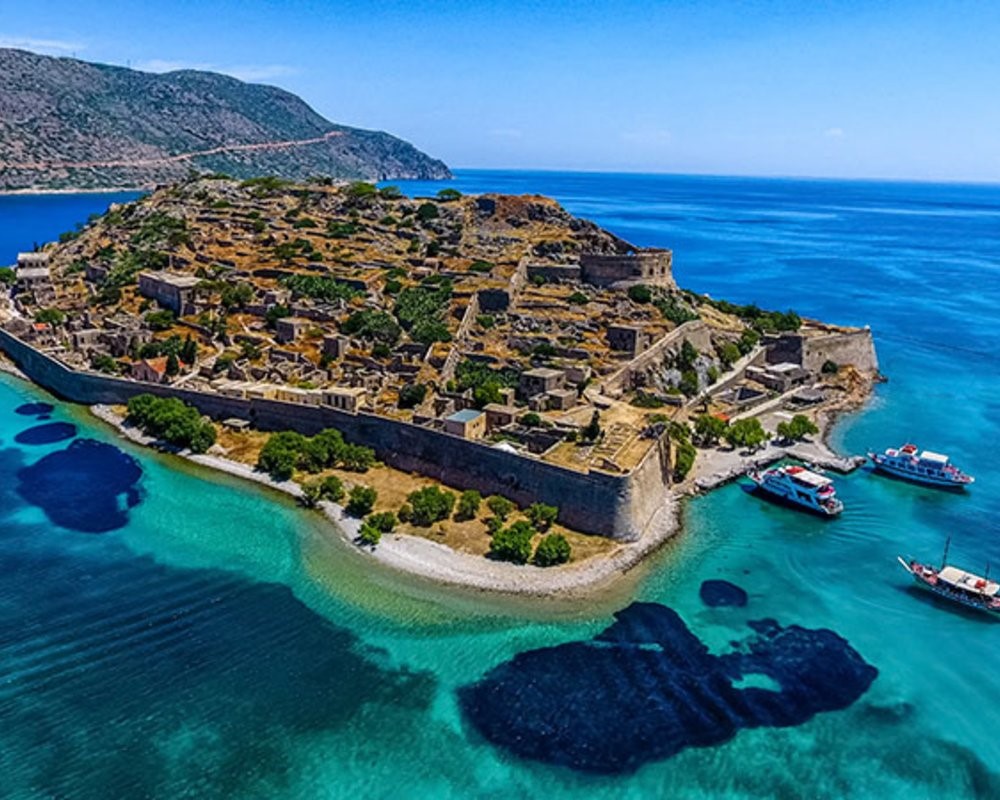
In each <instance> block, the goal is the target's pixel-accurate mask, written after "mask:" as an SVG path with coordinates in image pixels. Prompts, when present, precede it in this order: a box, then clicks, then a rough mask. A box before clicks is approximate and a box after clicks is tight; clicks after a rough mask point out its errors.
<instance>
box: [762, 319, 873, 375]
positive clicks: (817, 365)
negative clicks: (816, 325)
mask: <svg viewBox="0 0 1000 800" xmlns="http://www.w3.org/2000/svg"><path fill="white" fill-rule="evenodd" d="M767 343H768V344H769V345H770V347H769V350H768V358H767V360H768V362H770V363H772V364H776V363H781V362H790V363H793V364H800V365H801V366H803V367H804V368H805V369H807V370H809V371H810V372H814V373H815V372H819V371H820V370H821V369H822V367H823V364H824V363H825V362H827V361H833V362H834V363H835V364H839V365H846V364H850V365H851V366H853V367H855V368H856V369H858V370H860V371H861V372H867V373H874V372H878V356H877V355H876V353H875V342H874V340H873V339H872V333H871V330H870V329H869V328H856V329H854V330H845V329H831V330H829V331H828V332H825V333H820V334H818V335H810V336H806V335H803V334H800V333H789V334H783V335H780V336H776V337H774V338H773V339H771V338H770V337H769V338H768V341H767Z"/></svg>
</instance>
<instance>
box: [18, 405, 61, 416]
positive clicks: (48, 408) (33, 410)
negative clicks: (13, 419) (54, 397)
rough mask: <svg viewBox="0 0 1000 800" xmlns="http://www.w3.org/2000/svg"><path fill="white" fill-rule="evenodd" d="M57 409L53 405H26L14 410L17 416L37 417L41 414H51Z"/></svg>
mask: <svg viewBox="0 0 1000 800" xmlns="http://www.w3.org/2000/svg"><path fill="white" fill-rule="evenodd" d="M55 410H56V407H55V406H54V405H52V404H51V403H25V404H24V405H20V406H18V407H17V408H15V409H14V413H15V414H20V415H21V416H22V417H37V416H39V415H40V414H51V413H52V412H53V411H55Z"/></svg>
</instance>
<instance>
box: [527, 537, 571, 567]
mask: <svg viewBox="0 0 1000 800" xmlns="http://www.w3.org/2000/svg"><path fill="white" fill-rule="evenodd" d="M571 554H572V550H571V548H570V546H569V542H567V541H566V537H565V536H563V535H562V534H561V533H550V534H549V535H548V536H543V537H542V540H541V541H540V542H539V543H538V547H536V548H535V556H534V558H533V559H532V561H533V562H534V563H535V564H536V565H537V566H539V567H551V566H554V565H556V564H565V563H566V562H567V561H569V557H570V555H571Z"/></svg>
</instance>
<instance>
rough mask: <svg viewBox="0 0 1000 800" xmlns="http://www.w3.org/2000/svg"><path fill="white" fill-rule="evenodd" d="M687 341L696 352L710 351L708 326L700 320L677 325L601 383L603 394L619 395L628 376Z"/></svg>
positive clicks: (644, 368) (710, 340)
mask: <svg viewBox="0 0 1000 800" xmlns="http://www.w3.org/2000/svg"><path fill="white" fill-rule="evenodd" d="M685 339H687V340H688V341H689V342H691V344H692V345H694V346H695V347H696V348H697V349H698V352H706V351H709V350H711V349H712V333H711V330H710V329H709V327H708V325H706V324H705V323H704V322H702V321H701V320H700V319H695V320H691V321H690V322H685V323H683V324H682V325H678V326H677V327H676V328H674V329H673V330H672V331H670V332H669V333H667V334H665V335H664V336H661V337H660V338H659V339H657V340H656V341H655V342H653V344H651V345H650V346H649V347H648V348H646V349H645V350H643V351H642V352H641V353H639V355H637V356H636V357H635V358H633V359H632V360H631V361H629V362H628V363H627V364H625V365H624V366H622V367H621V368H619V369H618V371H617V372H615V373H613V374H612V375H610V376H609V377H607V378H605V379H604V380H603V381H602V382H601V386H602V389H603V391H604V393H605V394H608V395H612V396H613V395H616V394H618V393H620V392H621V391H622V390H623V389H624V387H625V383H626V382H627V380H628V376H629V375H630V374H631V373H634V372H642V371H644V370H646V369H648V368H649V367H650V366H652V365H653V364H654V363H655V362H657V361H659V360H660V359H662V358H663V356H664V354H665V353H666V352H667V351H668V350H671V349H672V348H673V347H674V346H677V345H680V343H681V342H683V341H684V340H685Z"/></svg>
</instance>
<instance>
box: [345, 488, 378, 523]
mask: <svg viewBox="0 0 1000 800" xmlns="http://www.w3.org/2000/svg"><path fill="white" fill-rule="evenodd" d="M377 500H378V492H377V491H375V489H373V488H372V487H371V486H362V485H361V484H358V485H357V486H355V487H354V488H353V489H351V491H350V493H349V494H348V495H347V506H346V511H347V513H348V514H350V515H351V516H352V517H357V518H358V519H361V518H363V517H365V516H367V515H368V514H370V513H371V511H372V509H373V508H375V501H377Z"/></svg>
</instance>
